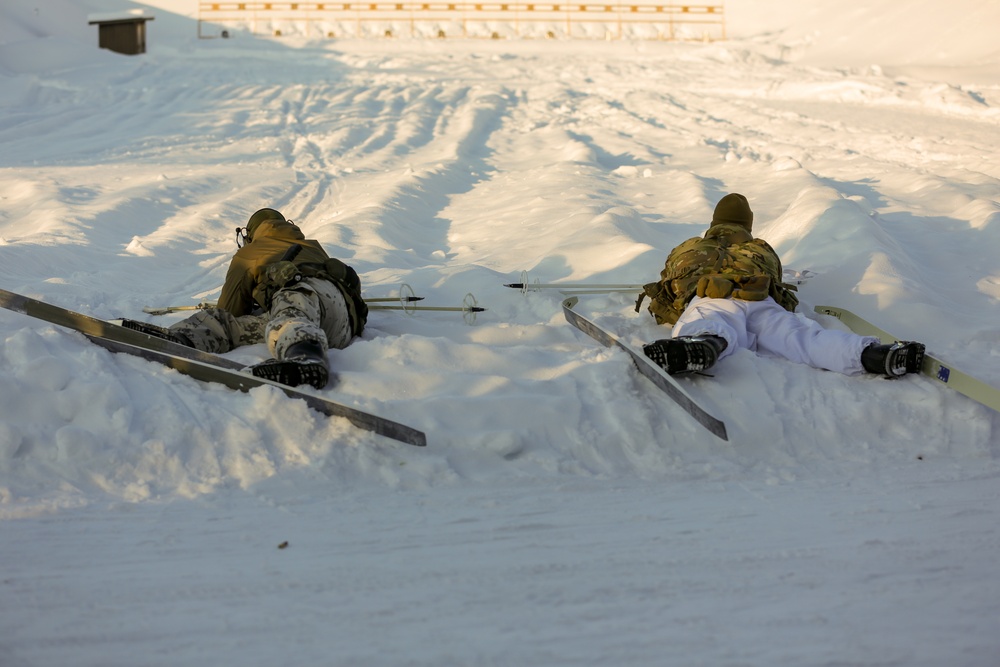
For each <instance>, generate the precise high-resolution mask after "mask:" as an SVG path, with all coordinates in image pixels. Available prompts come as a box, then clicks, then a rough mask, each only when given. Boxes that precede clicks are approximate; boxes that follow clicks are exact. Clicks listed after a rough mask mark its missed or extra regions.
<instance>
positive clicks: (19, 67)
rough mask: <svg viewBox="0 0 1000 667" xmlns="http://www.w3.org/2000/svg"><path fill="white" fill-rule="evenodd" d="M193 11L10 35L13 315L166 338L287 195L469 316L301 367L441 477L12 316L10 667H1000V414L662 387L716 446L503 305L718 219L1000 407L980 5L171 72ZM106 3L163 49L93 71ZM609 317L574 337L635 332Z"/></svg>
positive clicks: (385, 280) (619, 361) (248, 399)
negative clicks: (179, 310) (704, 409)
mask: <svg viewBox="0 0 1000 667" xmlns="http://www.w3.org/2000/svg"><path fill="white" fill-rule="evenodd" d="M196 8H197V5H196V3H195V2H193V1H190V0H155V1H152V2H146V3H143V4H141V5H139V4H136V3H130V2H123V1H121V0H79V1H71V0H12V1H9V2H5V3H4V4H3V6H0V145H2V146H3V150H2V152H0V287H3V288H4V289H8V290H11V291H14V292H18V293H22V294H26V295H29V296H32V297H35V298H39V299H43V300H45V301H48V302H51V303H54V304H57V305H60V306H63V307H66V308H70V309H73V310H78V311H81V312H85V313H88V314H91V315H94V316H97V317H103V318H109V319H110V318H115V317H132V318H141V319H147V320H149V321H155V322H157V323H161V324H167V323H170V322H172V321H176V320H177V319H179V318H180V317H182V315H172V316H162V317H153V316H150V315H146V314H145V313H143V311H142V308H143V307H144V306H164V305H168V304H196V303H199V302H201V301H204V300H206V299H211V298H213V297H214V296H217V294H218V289H219V287H220V286H221V284H222V281H223V278H224V275H225V271H226V267H227V266H228V261H229V258H230V257H231V255H232V253H233V251H234V250H235V244H234V234H233V229H234V228H235V227H236V226H238V225H242V224H243V223H244V222H245V220H246V218H247V217H248V216H249V214H250V213H252V212H253V211H254V210H256V209H257V208H260V207H262V206H273V207H275V208H278V209H280V210H281V211H283V212H284V213H285V214H286V215H288V216H289V217H290V218H292V219H294V220H295V221H297V222H298V223H299V224H300V225H301V226H302V227H303V229H304V231H305V232H306V233H307V234H308V235H309V236H311V237H314V238H318V239H319V240H320V241H322V242H323V244H324V245H325V247H326V248H327V249H328V250H329V251H330V252H331V254H333V255H335V256H338V257H340V258H342V259H344V260H346V261H348V262H349V263H350V264H352V265H353V266H354V267H355V268H356V269H357V270H358V272H359V273H360V275H361V277H362V281H363V284H364V290H365V294H366V295H368V296H371V297H382V296H394V295H396V294H398V292H399V289H400V286H401V284H403V283H406V284H409V285H412V287H413V288H414V290H415V291H416V292H417V293H418V294H420V295H422V296H424V297H426V299H425V301H423V302H422V303H423V304H426V305H433V306H449V305H453V306H457V305H459V304H461V302H462V299H463V298H464V297H465V295H466V294H467V293H473V294H474V295H475V297H476V299H477V300H478V302H479V304H480V305H481V306H484V307H486V308H487V309H488V310H487V311H486V312H484V313H481V314H479V316H478V318H477V320H476V322H475V323H474V324H472V325H467V324H466V323H465V322H463V319H462V317H461V315H460V314H457V313H443V312H420V313H417V314H415V315H413V316H407V315H405V314H403V313H399V312H393V311H374V312H373V313H372V315H371V317H370V319H369V326H368V329H367V330H366V332H365V334H364V336H363V337H362V338H361V339H360V340H358V341H355V342H354V343H353V344H352V345H351V346H350V347H349V348H347V349H346V350H343V351H335V352H331V353H330V359H331V364H332V366H333V368H334V369H335V370H336V373H337V375H338V378H339V380H338V383H337V384H336V385H334V386H331V387H329V388H328V389H326V390H325V391H324V392H323V394H324V395H326V396H328V397H330V398H332V399H334V400H338V401H341V402H344V403H347V404H350V405H354V406H358V407H360V408H362V409H365V410H369V411H371V412H375V413H378V414H382V415H385V416H387V417H391V418H393V419H396V420H398V421H401V422H403V423H405V424H408V425H410V426H413V427H416V428H419V429H421V430H423V431H425V432H426V433H427V436H428V441H429V444H428V447H427V448H426V449H420V448H414V447H408V446H405V445H400V444H396V443H394V442H392V441H389V440H386V439H383V438H379V437H378V436H374V435H371V434H369V433H366V432H362V431H359V430H358V429H355V428H353V427H351V426H350V425H349V424H348V423H347V422H345V421H343V420H339V419H329V418H325V417H322V416H320V415H319V414H317V413H315V412H312V411H310V410H309V409H307V408H306V407H305V406H304V405H303V404H302V403H301V402H300V401H293V400H290V399H288V398H286V397H285V396H284V395H283V394H281V393H280V392H277V391H275V390H272V389H270V388H261V389H256V390H253V391H251V392H250V393H249V394H240V393H237V392H233V391H231V390H228V389H225V388H222V387H217V386H210V385H205V384H201V383H198V382H196V381H194V380H191V379H189V378H187V377H185V376H182V375H179V374H178V373H176V372H173V371H170V370H167V369H165V368H162V367H159V366H155V365H151V364H149V363H147V362H144V361H142V360H139V359H135V358H128V357H123V356H115V355H112V354H110V353H108V352H106V351H105V350H103V349H101V348H98V347H97V346H94V345H92V344H90V343H88V342H87V340H86V339H85V338H83V337H82V336H81V335H79V334H77V333H75V332H71V331H68V330H66V329H62V328H59V327H57V326H52V325H48V324H46V323H44V322H41V321H38V320H34V319H32V318H29V317H26V316H23V315H20V314H17V313H13V312H10V311H6V310H4V311H0V341H2V346H0V599H2V600H3V604H2V605H0V664H2V665H4V667H6V666H8V665H10V666H11V667H36V666H48V665H66V664H73V665H80V666H89V665H94V666H96V665H102V666H109V665H130V666H136V665H143V666H146V665H150V666H152V665H178V664H194V663H196V662H197V663H201V664H226V665H230V664H232V665H236V664H238V665H244V666H251V665H275V664H282V665H316V664H344V665H347V664H351V665H388V664H415V665H448V664H463V665H465V664H472V665H529V664H530V665H580V664H602V665H603V664H621V665H685V666H688V665H712V666H719V665H734V666H735V665H841V664H843V665H900V666H903V665H905V666H907V667H912V666H928V667H930V666H938V665H943V664H948V665H956V666H984V667H985V666H992V665H996V664H997V655H1000V639H998V633H997V630H998V618H1000V603H998V602H997V600H998V599H1000V579H998V578H997V576H996V574H995V568H996V559H997V555H998V549H1000V529H998V526H1000V521H998V519H1000V485H998V481H1000V461H998V457H1000V435H998V434H1000V415H998V414H997V413H996V412H994V411H992V410H990V409H988V408H986V407H983V406H981V405H979V404H977V403H975V402H973V401H971V400H969V399H967V398H965V397H963V396H961V395H959V394H957V393H955V392H953V391H950V390H948V389H946V388H943V387H941V386H940V385H938V384H936V383H934V382H932V381H930V380H928V379H926V378H913V377H911V378H906V379H903V380H900V381H887V380H883V379H880V378H875V377H844V376H840V375H837V374H833V373H825V372H821V371H817V370H813V369H810V368H806V367H803V366H799V365H795V364H790V363H788V362H785V361H782V360H778V359H771V358H764V357H760V356H757V355H754V354H752V353H750V352H740V353H737V354H736V355H734V356H733V357H731V358H729V359H727V360H725V361H724V362H723V363H722V364H720V365H719V366H718V367H717V368H716V372H715V377H714V378H693V379H692V378H688V379H685V380H683V382H684V383H685V385H686V386H687V388H688V389H689V390H690V392H691V393H692V394H693V395H695V396H697V397H698V398H699V400H701V401H703V402H704V403H705V404H706V405H707V406H711V409H712V410H713V411H714V412H715V413H716V414H718V415H719V416H720V417H722V418H723V419H724V420H725V421H726V424H727V426H728V428H729V433H730V441H729V442H723V441H720V440H718V439H716V438H715V437H714V436H712V435H711V434H709V433H708V432H707V431H705V430H704V429H703V428H702V427H700V426H699V425H698V424H696V423H694V422H693V421H692V420H691V419H689V418H688V417H687V416H686V415H685V414H684V413H683V412H681V411H680V410H679V409H677V408H676V407H675V406H674V405H673V404H672V403H671V402H670V401H669V400H668V399H666V398H665V397H664V396H662V395H661V394H659V393H658V391H657V390H656V389H655V387H653V386H652V385H651V384H650V383H649V382H648V381H646V380H645V379H644V378H642V377H641V376H639V375H638V374H637V373H636V372H635V370H634V369H633V368H632V366H631V363H630V362H629V360H628V358H627V357H626V356H625V354H624V353H622V352H620V351H614V350H609V349H605V348H602V347H600V346H599V345H597V344H596V343H594V342H593V341H592V340H590V339H589V338H586V337H585V336H583V335H582V334H580V333H579V332H577V331H576V330H575V329H574V328H572V327H571V326H570V325H568V324H567V323H566V322H565V321H564V319H563V316H562V314H561V311H560V308H559V304H560V300H561V298H562V297H561V295H560V294H559V293H558V292H556V291H553V290H543V291H537V292H529V293H527V294H521V293H520V292H519V291H517V290H512V289H508V288H505V287H503V284H504V283H510V282H518V281H519V279H520V273H521V271H527V272H528V276H529V279H530V280H535V279H538V280H539V281H541V282H544V283H552V282H584V283H644V282H648V281H651V280H654V279H655V278H656V277H657V276H658V274H659V271H660V269H661V268H662V263H663V260H664V258H665V257H666V254H667V252H668V251H669V250H670V248H672V247H673V246H674V245H676V244H677V243H679V242H681V241H683V240H684V239H686V238H689V237H691V236H695V235H699V234H701V233H702V232H703V231H704V229H705V227H706V225H707V222H708V220H709V219H710V217H711V212H712V208H713V207H714V205H715V202H717V201H718V199H719V198H721V197H722V196H723V195H724V194H726V193H727V192H741V193H744V194H746V195H747V196H748V198H749V199H750V202H751V205H752V207H753V208H754V211H755V214H756V223H755V232H756V233H757V234H758V235H760V236H762V237H763V238H765V239H767V240H768V241H769V242H771V243H772V245H774V246H775V247H776V249H777V250H778V251H779V253H780V254H781V255H782V257H783V260H784V262H785V264H786V266H787V267H788V268H790V269H793V270H796V271H800V272H806V271H808V272H810V273H808V274H804V275H809V279H808V281H807V282H805V284H803V285H802V286H801V289H800V298H801V301H802V305H801V307H800V313H801V314H802V316H804V317H816V318H820V320H821V321H822V322H823V324H824V325H826V326H828V327H838V326H841V325H840V324H839V323H838V322H836V321H835V320H832V319H830V318H826V317H821V316H818V315H815V314H814V313H813V307H814V306H815V305H820V304H824V305H825V304H832V305H840V306H843V307H846V308H848V309H851V310H853V311H855V312H857V313H859V314H861V315H862V316H864V317H866V318H867V319H869V320H871V321H872V322H874V323H875V324H876V325H878V326H880V327H882V328H883V329H886V330H889V331H892V332H894V333H896V334H897V335H900V336H903V337H907V338H915V339H919V340H922V341H924V342H925V343H927V345H928V348H929V349H930V350H931V351H932V352H933V353H934V354H936V355H938V356H940V357H942V358H944V359H946V360H947V361H949V362H950V363H952V364H953V365H954V366H955V367H957V368H960V369H965V370H966V371H967V372H969V373H972V374H973V375H975V376H976V377H978V378H980V379H982V380H983V381H986V382H988V383H990V384H992V385H994V386H998V385H1000V351H998V349H1000V347H998V342H1000V317H998V305H1000V255H998V253H997V252H996V249H997V248H998V247H1000V132H998V128H1000V48H998V47H997V46H996V39H995V33H996V30H995V26H996V25H1000V5H998V4H997V3H995V2H990V1H989V0H955V1H954V2H949V3H940V2H932V1H930V0H924V1H922V2H910V3H898V2H894V1H893V0H872V1H870V2H867V3H862V4H858V5H857V6H856V7H854V8H848V9H844V3H840V2H834V1H833V0H816V1H814V2H809V3H802V2H796V1H795V0H753V1H752V0H730V2H727V3H726V16H727V26H726V30H727V34H728V35H729V38H730V39H729V40H728V41H721V42H713V43H666V42H641V41H635V42H632V41H627V42H589V41H565V40H557V41H540V40H539V41H532V40H524V41H483V40H469V41H463V40H457V39H449V40H407V39H396V40H388V39H372V40H369V41H361V40H356V41H352V40H348V41H308V40H305V39H302V38H297V37H294V36H292V37H286V38H282V39H280V40H279V39H258V38H253V37H250V36H248V35H246V34H237V35H236V36H235V37H234V38H233V39H228V40H198V39H197V37H196V35H197V31H196V25H195V22H194V20H193V17H194V16H195V15H196V11H197V9H196ZM130 10H138V11H143V12H145V13H147V14H148V15H150V16H153V17H155V20H154V21H153V22H151V23H149V24H147V44H148V49H149V52H148V53H147V54H145V55H142V56H131V57H128V56H119V55H117V54H112V53H110V52H107V51H101V50H99V49H97V47H96V44H97V27H96V26H88V25H87V20H86V19H87V17H88V16H89V15H91V14H94V13H107V12H122V11H130ZM634 298H635V295H633V294H630V293H628V294H609V295H589V296H585V297H582V298H581V301H580V305H579V310H580V311H581V312H582V313H584V314H585V315H587V316H589V317H593V318H594V319H595V320H596V321H597V322H599V323H600V324H602V325H604V326H606V327H608V328H609V329H611V330H613V331H615V332H616V333H617V334H618V335H620V336H622V337H623V339H625V340H627V341H629V342H631V343H634V344H640V343H642V342H645V341H649V340H652V339H654V338H658V337H662V336H664V335H666V333H667V332H666V330H665V329H662V328H659V327H657V326H656V325H655V324H654V323H653V321H652V319H651V318H650V317H649V316H648V314H646V313H645V312H643V314H636V313H635V312H634ZM264 354H265V350H264V348H263V346H254V347H250V348H241V349H239V350H236V351H234V352H232V353H230V354H229V355H228V356H230V357H232V358H233V359H236V360H239V361H241V362H246V363H252V362H254V361H258V360H260V359H262V358H263V356H264ZM286 543H287V544H286ZM279 545H285V546H284V548H279Z"/></svg>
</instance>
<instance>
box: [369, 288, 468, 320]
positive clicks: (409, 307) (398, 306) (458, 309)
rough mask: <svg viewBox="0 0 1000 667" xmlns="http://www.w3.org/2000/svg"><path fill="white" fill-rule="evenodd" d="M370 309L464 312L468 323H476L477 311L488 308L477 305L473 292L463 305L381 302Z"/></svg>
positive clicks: (409, 313)
mask: <svg viewBox="0 0 1000 667" xmlns="http://www.w3.org/2000/svg"><path fill="white" fill-rule="evenodd" d="M368 310H402V311H405V312H406V314H407V315H412V314H413V313H414V312H416V311H418V310H425V311H437V312H452V313H462V319H463V320H465V323H466V324H470V325H471V324H475V323H476V313H482V312H485V311H486V309H485V308H482V307H480V306H479V305H477V301H476V297H474V296H473V295H472V294H471V293H470V294H466V295H465V299H463V300H462V305H461V306H412V305H408V304H392V305H390V304H380V303H376V304H375V305H372V306H368Z"/></svg>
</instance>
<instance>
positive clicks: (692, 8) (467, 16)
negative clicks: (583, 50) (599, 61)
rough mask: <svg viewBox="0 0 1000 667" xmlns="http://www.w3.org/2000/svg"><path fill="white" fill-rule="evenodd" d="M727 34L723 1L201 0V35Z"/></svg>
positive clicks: (605, 36)
mask: <svg viewBox="0 0 1000 667" xmlns="http://www.w3.org/2000/svg"><path fill="white" fill-rule="evenodd" d="M234 31H235V32H249V33H252V34H254V35H272V36H285V35H297V36H303V37H311V38H323V37H326V38H344V37H376V36H380V37H396V36H404V35H408V36H411V37H482V38H492V39H504V38H515V37H520V38H590V39H623V38H633V39H668V40H676V39H687V40H695V39H696V40H702V41H710V40H715V39H725V33H726V29H725V17H724V5H723V4H722V2H718V3H714V4H678V3H674V2H663V1H662V0H661V1H657V0H608V1H605V2H597V1H595V0H589V1H588V0H582V1H577V2H559V1H549V2H533V1H530V0H522V1H519V2H474V1H473V2H448V1H438V2H422V1H420V0H411V1H408V2H393V1H381V2H379V1H374V2H353V1H350V0H345V1H341V2H236V1H233V2H199V4H198V36H199V37H203V38H210V37H227V36H231V35H232V33H233V32H234Z"/></svg>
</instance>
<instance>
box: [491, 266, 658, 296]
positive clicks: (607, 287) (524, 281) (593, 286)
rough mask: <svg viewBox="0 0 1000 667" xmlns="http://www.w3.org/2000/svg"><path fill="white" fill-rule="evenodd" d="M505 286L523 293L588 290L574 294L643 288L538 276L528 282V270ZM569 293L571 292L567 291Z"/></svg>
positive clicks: (629, 290)
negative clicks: (553, 280) (540, 279)
mask: <svg viewBox="0 0 1000 667" xmlns="http://www.w3.org/2000/svg"><path fill="white" fill-rule="evenodd" d="M504 287H510V288H513V289H519V290H521V293H522V294H527V293H528V292H529V291H535V290H541V289H558V290H587V291H579V292H578V291H573V292H572V293H573V294H605V293H608V292H633V291H635V290H641V289H642V287H643V286H642V285H633V284H627V283H618V284H615V283H608V284H601V283H540V282H538V279H537V278H536V279H535V281H534V282H528V272H527V271H522V272H521V282H519V283H508V284H505V285H504ZM566 293H567V294H568V293H569V292H566Z"/></svg>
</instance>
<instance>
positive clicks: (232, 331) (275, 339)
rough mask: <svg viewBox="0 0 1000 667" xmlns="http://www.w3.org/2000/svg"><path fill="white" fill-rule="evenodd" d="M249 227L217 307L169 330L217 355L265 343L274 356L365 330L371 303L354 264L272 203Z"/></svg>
mask: <svg viewBox="0 0 1000 667" xmlns="http://www.w3.org/2000/svg"><path fill="white" fill-rule="evenodd" d="M247 228H248V232H247V233H248V242H247V243H246V245H244V246H243V247H241V248H240V249H239V250H237V252H236V254H235V255H234V256H233V259H232V262H230V265H229V270H228V272H227V274H226V282H225V284H224V285H223V286H222V294H221V295H220V297H219V303H218V307H217V308H207V309H205V310H203V311H201V312H199V313H197V314H196V315H193V316H191V317H189V318H187V319H186V320H184V321H183V322H179V323H178V324H175V325H174V326H172V327H171V330H172V331H174V332H176V333H179V334H183V335H184V336H186V337H187V338H188V339H189V340H190V341H191V343H192V344H193V345H194V346H195V347H196V348H198V349H199V350H204V351H206V352H212V353H214V354H220V353H223V352H228V351H229V350H231V349H233V348H235V347H240V346H242V345H256V344H257V343H261V342H266V343H267V346H268V350H269V351H270V353H271V355H272V356H273V357H274V358H275V359H283V358H284V353H285V350H287V349H288V348H289V347H290V346H291V345H293V344H295V343H298V342H301V341H314V342H316V343H319V344H320V345H321V346H322V348H323V350H324V351H326V350H327V349H329V348H330V347H334V348H337V349H341V348H344V347H347V345H348V344H349V343H350V342H351V339H352V338H353V337H354V336H358V335H360V334H361V332H362V331H363V330H364V326H365V323H366V322H367V319H368V306H367V305H366V304H365V302H364V299H363V298H362V297H361V279H360V278H359V277H358V274H357V272H356V271H355V270H354V269H352V268H351V267H350V266H348V265H347V264H345V263H344V262H341V261H340V260H338V259H333V258H331V257H330V256H329V255H327V253H326V251H325V250H323V247H322V246H321V245H320V244H319V242H318V241H315V240H312V239H306V238H305V236H304V235H303V234H302V231H301V230H300V229H299V228H298V226H296V225H295V224H294V223H292V222H291V221H288V220H285V218H284V217H283V216H282V215H281V214H280V213H278V212H277V211H275V210H273V209H261V210H260V211H257V213H255V214H254V215H253V216H251V218H250V222H249V224H248V225H247ZM290 249H292V250H294V251H295V252H293V253H291V254H289V250H290ZM290 258H291V259H290Z"/></svg>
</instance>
